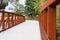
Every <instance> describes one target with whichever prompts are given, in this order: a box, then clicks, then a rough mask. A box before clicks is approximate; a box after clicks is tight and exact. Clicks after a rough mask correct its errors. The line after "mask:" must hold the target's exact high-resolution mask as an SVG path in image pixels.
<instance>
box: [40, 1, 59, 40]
mask: <svg viewBox="0 0 60 40" xmlns="http://www.w3.org/2000/svg"><path fill="white" fill-rule="evenodd" d="M58 4H60V0H47V1H46V2H45V4H44V5H43V7H42V9H41V12H40V14H39V24H40V33H41V40H56V6H57V5H58Z"/></svg>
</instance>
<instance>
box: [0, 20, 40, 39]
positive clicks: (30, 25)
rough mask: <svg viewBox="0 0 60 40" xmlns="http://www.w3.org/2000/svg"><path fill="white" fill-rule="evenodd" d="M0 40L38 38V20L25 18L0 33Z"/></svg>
mask: <svg viewBox="0 0 60 40" xmlns="http://www.w3.org/2000/svg"><path fill="white" fill-rule="evenodd" d="M0 40H40V31H39V23H38V21H33V20H26V22H24V23H21V24H19V25H16V26H15V27H13V28H11V29H8V30H6V31H4V32H2V33H0Z"/></svg>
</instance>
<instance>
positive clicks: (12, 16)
mask: <svg viewBox="0 0 60 40" xmlns="http://www.w3.org/2000/svg"><path fill="white" fill-rule="evenodd" d="M24 21H25V17H24V16H22V15H19V14H16V13H14V12H6V11H0V32H1V31H4V30H6V29H9V28H11V27H13V26H15V25H17V24H20V23H22V22H24Z"/></svg>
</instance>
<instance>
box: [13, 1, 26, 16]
mask: <svg viewBox="0 0 60 40" xmlns="http://www.w3.org/2000/svg"><path fill="white" fill-rule="evenodd" d="M13 6H14V7H15V8H14V11H15V12H16V13H18V14H21V15H22V14H23V13H24V9H25V8H24V6H23V5H22V4H20V3H19V0H16V1H15V2H14V3H13Z"/></svg>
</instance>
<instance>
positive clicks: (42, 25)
mask: <svg viewBox="0 0 60 40" xmlns="http://www.w3.org/2000/svg"><path fill="white" fill-rule="evenodd" d="M39 22H40V23H39V24H40V33H41V40H47V36H46V35H47V34H46V31H45V27H44V12H41V13H40V15H39Z"/></svg>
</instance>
